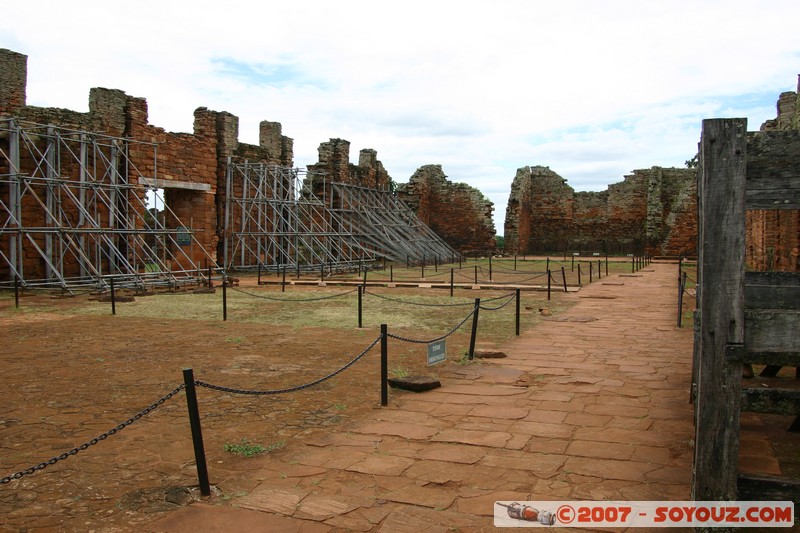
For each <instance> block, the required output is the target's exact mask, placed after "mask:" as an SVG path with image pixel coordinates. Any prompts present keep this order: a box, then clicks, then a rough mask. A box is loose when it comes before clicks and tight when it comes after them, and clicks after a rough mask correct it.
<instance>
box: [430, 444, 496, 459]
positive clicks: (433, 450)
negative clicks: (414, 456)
mask: <svg viewBox="0 0 800 533" xmlns="http://www.w3.org/2000/svg"><path fill="white" fill-rule="evenodd" d="M484 455H486V450H484V449H483V448H481V447H478V446H466V445H461V444H444V443H433V444H430V445H428V446H426V447H425V448H424V449H423V450H421V451H420V452H419V458H420V459H429V460H434V461H448V462H451V463H463V464H475V463H477V462H478V461H480V459H481V458H482V457H483V456H484Z"/></svg>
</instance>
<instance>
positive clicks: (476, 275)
mask: <svg viewBox="0 0 800 533" xmlns="http://www.w3.org/2000/svg"><path fill="white" fill-rule="evenodd" d="M477 284H478V265H475V285H477Z"/></svg>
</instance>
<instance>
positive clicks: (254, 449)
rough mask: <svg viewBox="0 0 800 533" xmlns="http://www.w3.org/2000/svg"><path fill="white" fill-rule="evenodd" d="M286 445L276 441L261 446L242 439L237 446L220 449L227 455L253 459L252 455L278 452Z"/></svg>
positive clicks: (283, 442)
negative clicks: (231, 454)
mask: <svg viewBox="0 0 800 533" xmlns="http://www.w3.org/2000/svg"><path fill="white" fill-rule="evenodd" d="M285 444H286V442H285V441H282V440H281V441H278V442H275V443H272V444H270V445H269V446H263V445H261V444H256V443H254V442H249V441H248V440H247V439H246V438H244V437H243V438H242V440H241V441H240V442H239V443H237V444H226V445H224V446H223V447H222V449H223V450H225V451H226V452H229V453H234V454H236V455H242V456H244V457H253V456H254V455H258V454H261V453H269V452H271V451H273V450H278V449H280V448H283V447H284V445H285Z"/></svg>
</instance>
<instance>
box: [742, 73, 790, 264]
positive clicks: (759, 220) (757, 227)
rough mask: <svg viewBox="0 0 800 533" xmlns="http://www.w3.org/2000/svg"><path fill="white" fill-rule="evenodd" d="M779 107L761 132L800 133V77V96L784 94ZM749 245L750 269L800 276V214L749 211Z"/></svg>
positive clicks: (780, 98)
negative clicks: (781, 131)
mask: <svg viewBox="0 0 800 533" xmlns="http://www.w3.org/2000/svg"><path fill="white" fill-rule="evenodd" d="M776 107H777V117H776V118H774V119H772V120H768V121H766V122H765V123H764V124H762V125H761V130H760V131H763V132H768V131H777V130H800V76H798V82H797V92H792V91H790V92H785V93H781V95H780V96H779V97H778V102H777V106H776ZM798 157H800V154H798ZM746 242H747V250H746V257H747V266H748V267H749V268H752V269H753V270H760V271H764V270H780V271H786V272H800V210H796V209H789V210H779V209H776V210H770V211H764V210H754V211H747V221H746Z"/></svg>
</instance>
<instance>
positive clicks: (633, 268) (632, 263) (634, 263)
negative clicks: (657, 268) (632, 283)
mask: <svg viewBox="0 0 800 533" xmlns="http://www.w3.org/2000/svg"><path fill="white" fill-rule="evenodd" d="M635 272H636V254H634V255H633V256H632V257H631V274H633V273H635Z"/></svg>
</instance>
